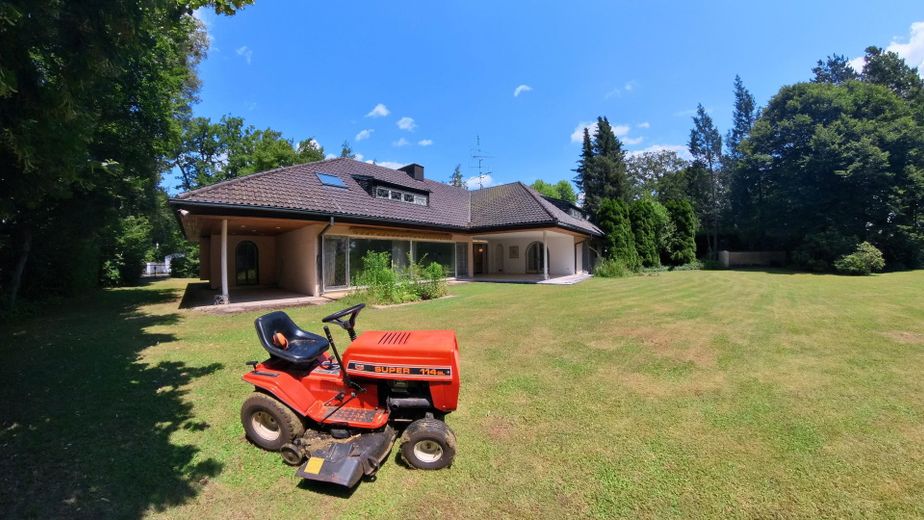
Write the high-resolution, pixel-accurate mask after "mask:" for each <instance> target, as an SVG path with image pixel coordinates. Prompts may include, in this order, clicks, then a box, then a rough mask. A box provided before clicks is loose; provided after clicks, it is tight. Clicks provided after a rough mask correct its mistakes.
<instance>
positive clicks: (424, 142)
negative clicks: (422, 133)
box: [417, 139, 433, 146]
mask: <svg viewBox="0 0 924 520" xmlns="http://www.w3.org/2000/svg"><path fill="white" fill-rule="evenodd" d="M417 144H418V145H420V146H430V145H431V144H433V139H421V140H420V141H417Z"/></svg>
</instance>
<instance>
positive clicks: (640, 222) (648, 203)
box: [629, 197, 667, 267]
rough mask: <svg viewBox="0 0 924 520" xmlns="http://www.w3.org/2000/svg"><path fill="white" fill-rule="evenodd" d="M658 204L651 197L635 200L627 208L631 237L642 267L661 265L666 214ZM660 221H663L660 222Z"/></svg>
mask: <svg viewBox="0 0 924 520" xmlns="http://www.w3.org/2000/svg"><path fill="white" fill-rule="evenodd" d="M658 206H660V207H661V209H662V210H663V206H661V204H660V203H658V202H656V201H655V200H653V199H652V198H651V197H644V198H641V199H638V200H636V201H635V202H633V203H632V205H631V206H630V207H629V217H630V220H631V221H632V235H633V237H634V238H635V250H636V251H637V252H638V257H639V260H640V261H641V264H642V267H658V266H660V265H661V255H660V247H659V246H660V243H661V235H663V233H664V230H665V228H666V227H667V222H666V219H667V212H666V211H659V210H658ZM662 219H664V220H663V221H662Z"/></svg>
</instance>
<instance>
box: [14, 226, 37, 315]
mask: <svg viewBox="0 0 924 520" xmlns="http://www.w3.org/2000/svg"><path fill="white" fill-rule="evenodd" d="M31 249H32V228H30V227H29V226H28V225H27V226H26V227H25V229H23V233H22V249H21V250H20V252H19V259H18V260H17V261H16V267H15V268H14V269H13V275H12V277H11V279H10V295H9V298H10V299H9V304H10V308H11V309H12V308H13V307H15V306H16V296H17V294H18V293H19V287H20V286H21V285H22V273H23V271H25V269H26V261H28V260H29V251H30V250H31Z"/></svg>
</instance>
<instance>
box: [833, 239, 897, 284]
mask: <svg viewBox="0 0 924 520" xmlns="http://www.w3.org/2000/svg"><path fill="white" fill-rule="evenodd" d="M883 267H885V259H883V257H882V252H881V251H879V250H878V249H876V246H874V245H873V244H870V243H869V242H862V243H861V244H860V245H858V246H857V249H856V250H855V251H854V252H853V253H850V254H849V255H844V256H842V257H840V258H838V259H837V260H835V261H834V269H836V270H837V272H839V273H842V274H851V275H862V276H866V275H868V274H870V273H872V272H874V271H882V268H883Z"/></svg>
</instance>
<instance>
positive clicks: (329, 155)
mask: <svg viewBox="0 0 924 520" xmlns="http://www.w3.org/2000/svg"><path fill="white" fill-rule="evenodd" d="M324 158H325V159H336V158H337V154H335V153H329V154H327V155H325V156H324Z"/></svg>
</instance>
